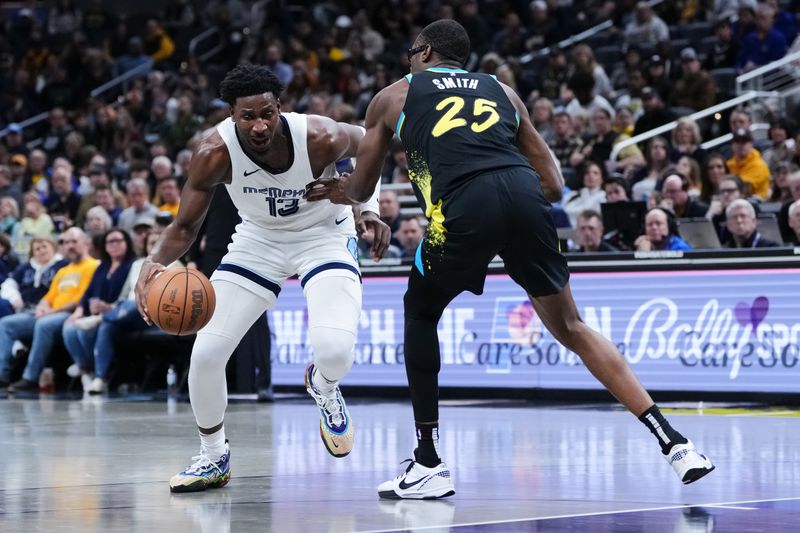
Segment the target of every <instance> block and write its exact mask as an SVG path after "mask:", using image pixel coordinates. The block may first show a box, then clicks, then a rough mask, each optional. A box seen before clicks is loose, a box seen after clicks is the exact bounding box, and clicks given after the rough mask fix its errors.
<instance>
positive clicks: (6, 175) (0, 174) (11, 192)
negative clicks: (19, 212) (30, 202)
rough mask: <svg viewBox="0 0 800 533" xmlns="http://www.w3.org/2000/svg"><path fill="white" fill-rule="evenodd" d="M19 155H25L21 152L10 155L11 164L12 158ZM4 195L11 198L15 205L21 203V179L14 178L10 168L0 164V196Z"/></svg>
mask: <svg viewBox="0 0 800 533" xmlns="http://www.w3.org/2000/svg"><path fill="white" fill-rule="evenodd" d="M20 157H25V156H24V155H22V154H17V155H15V156H12V164H13V159H14V158H20ZM17 161H19V159H17ZM26 162H27V160H26ZM5 197H9V198H11V199H13V200H14V201H15V202H16V203H17V205H20V204H21V203H22V180H21V179H16V180H15V179H14V175H13V174H12V173H11V169H10V168H9V167H8V166H7V165H0V198H5Z"/></svg>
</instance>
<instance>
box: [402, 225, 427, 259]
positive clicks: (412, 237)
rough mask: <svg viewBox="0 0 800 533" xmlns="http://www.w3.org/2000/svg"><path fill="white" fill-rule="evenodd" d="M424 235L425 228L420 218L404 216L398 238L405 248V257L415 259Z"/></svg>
mask: <svg viewBox="0 0 800 533" xmlns="http://www.w3.org/2000/svg"><path fill="white" fill-rule="evenodd" d="M424 234H425V228H424V227H423V226H422V223H421V221H420V219H419V216H413V215H412V216H404V217H402V218H401V219H400V228H399V229H398V230H397V235H396V237H397V240H398V241H400V244H401V245H402V246H403V257H411V258H413V257H414V254H416V252H417V248H418V247H419V243H420V242H421V241H422V236H423V235H424Z"/></svg>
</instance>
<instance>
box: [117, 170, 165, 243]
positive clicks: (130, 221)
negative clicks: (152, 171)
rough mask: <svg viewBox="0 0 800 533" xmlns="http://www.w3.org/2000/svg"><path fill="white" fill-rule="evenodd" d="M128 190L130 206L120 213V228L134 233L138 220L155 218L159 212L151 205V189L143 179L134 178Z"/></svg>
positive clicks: (129, 183)
mask: <svg viewBox="0 0 800 533" xmlns="http://www.w3.org/2000/svg"><path fill="white" fill-rule="evenodd" d="M126 189H127V191H128V203H129V204H130V206H129V207H127V208H126V209H123V210H122V213H120V215H119V220H118V226H119V228H120V229H122V230H125V231H127V232H128V233H132V232H133V226H134V223H135V222H136V221H137V220H138V219H140V218H141V217H142V216H147V217H151V218H155V216H156V215H157V214H158V211H159V210H158V208H157V207H156V206H154V205H153V204H151V203H150V187H149V186H148V185H147V182H146V181H144V180H143V179H141V178H134V179H132V180H130V181H128V184H127V186H126Z"/></svg>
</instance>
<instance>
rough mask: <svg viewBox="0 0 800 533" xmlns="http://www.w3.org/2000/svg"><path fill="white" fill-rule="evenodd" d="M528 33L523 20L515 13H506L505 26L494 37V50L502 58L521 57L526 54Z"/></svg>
mask: <svg viewBox="0 0 800 533" xmlns="http://www.w3.org/2000/svg"><path fill="white" fill-rule="evenodd" d="M526 35H527V32H526V31H525V28H524V27H523V25H522V20H521V19H520V17H519V15H518V14H516V13H515V12H514V11H509V12H508V13H506V15H505V18H504V19H503V26H502V28H501V29H500V30H498V31H497V32H496V33H495V34H494V37H492V50H495V51H496V52H497V53H499V54H500V55H501V56H519V55H522V54H523V53H525V40H526Z"/></svg>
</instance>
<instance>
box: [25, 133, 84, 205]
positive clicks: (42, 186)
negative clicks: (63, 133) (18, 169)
mask: <svg viewBox="0 0 800 533" xmlns="http://www.w3.org/2000/svg"><path fill="white" fill-rule="evenodd" d="M72 133H75V132H72ZM72 133H70V135H72ZM67 137H69V135H67ZM65 142H66V140H65ZM22 188H23V189H24V190H26V191H29V190H31V189H33V190H35V191H37V192H38V193H39V194H40V195H42V197H43V198H46V197H47V195H48V194H50V182H49V180H48V171H47V154H46V153H45V152H44V150H39V149H36V150H32V151H31V153H30V156H29V157H28V169H27V171H26V172H25V180H24V181H23V182H22Z"/></svg>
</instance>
